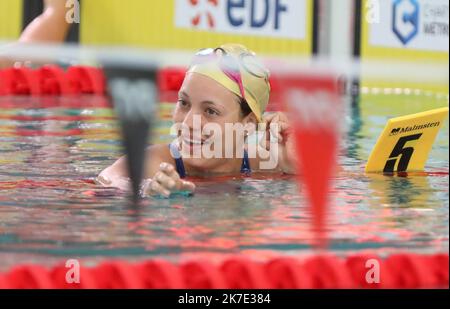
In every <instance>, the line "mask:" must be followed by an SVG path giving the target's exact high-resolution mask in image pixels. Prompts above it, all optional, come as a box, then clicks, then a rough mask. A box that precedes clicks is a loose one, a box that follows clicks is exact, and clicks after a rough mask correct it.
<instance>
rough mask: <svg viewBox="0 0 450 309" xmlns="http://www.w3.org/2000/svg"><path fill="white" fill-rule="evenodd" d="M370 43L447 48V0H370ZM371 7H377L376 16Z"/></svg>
mask: <svg viewBox="0 0 450 309" xmlns="http://www.w3.org/2000/svg"><path fill="white" fill-rule="evenodd" d="M367 5H368V7H369V13H368V14H371V17H372V18H368V17H367V16H366V18H368V19H367V21H368V22H369V27H370V32H369V43H370V44H371V45H374V46H385V47H397V48H408V49H416V50H428V51H441V52H448V42H449V41H448V40H449V37H448V24H449V1H448V0H370V1H367ZM372 10H378V11H379V15H378V16H379V18H378V20H377V19H373V16H375V15H374V14H373V13H374V12H373V11H372Z"/></svg>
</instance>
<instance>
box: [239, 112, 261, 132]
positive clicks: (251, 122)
mask: <svg viewBox="0 0 450 309" xmlns="http://www.w3.org/2000/svg"><path fill="white" fill-rule="evenodd" d="M243 123H244V128H245V130H246V131H247V133H248V135H251V134H253V133H255V131H256V126H257V124H258V120H257V119H256V116H255V114H254V113H250V114H248V115H247V116H245V118H244V121H243Z"/></svg>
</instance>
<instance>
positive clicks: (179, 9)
mask: <svg viewBox="0 0 450 309" xmlns="http://www.w3.org/2000/svg"><path fill="white" fill-rule="evenodd" d="M306 22H307V18H306V0H176V7H175V25H176V26H177V27H180V28H191V29H198V30H207V31H213V32H224V33H233V34H243V35H261V36H273V37H285V38H293V39H304V38H305V34H306Z"/></svg>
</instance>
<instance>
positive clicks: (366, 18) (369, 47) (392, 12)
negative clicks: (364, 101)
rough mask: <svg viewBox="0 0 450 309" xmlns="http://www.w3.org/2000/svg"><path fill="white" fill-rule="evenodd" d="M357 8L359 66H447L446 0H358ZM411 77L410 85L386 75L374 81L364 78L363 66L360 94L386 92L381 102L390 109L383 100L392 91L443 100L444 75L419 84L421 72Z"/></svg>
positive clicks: (447, 17) (445, 85) (444, 90)
mask: <svg viewBox="0 0 450 309" xmlns="http://www.w3.org/2000/svg"><path fill="white" fill-rule="evenodd" d="M361 5H362V10H361V38H360V42H361V43H360V44H361V45H360V57H361V60H362V61H363V64H364V63H365V62H366V61H368V60H377V61H393V62H394V63H398V62H405V61H406V62H408V63H411V65H410V67H411V68H414V67H415V65H414V64H422V65H427V64H430V65H431V64H432V65H434V66H439V67H448V49H449V48H448V42H449V32H448V30H449V2H448V0H362V2H361ZM425 69H426V68H425ZM414 76H415V77H417V78H416V80H417V82H414V83H411V82H403V81H400V80H398V79H397V80H396V81H392V80H390V78H389V76H386V77H385V78H378V79H377V80H374V79H373V78H369V77H368V76H367V75H365V71H364V66H363V72H362V78H361V80H362V81H361V85H362V90H363V93H364V92H365V93H367V92H373V93H374V94H376V93H378V92H382V93H386V94H387V95H384V97H385V98H384V99H382V101H383V102H386V103H387V104H389V105H391V106H392V101H391V100H386V97H387V96H388V95H389V94H390V93H394V92H395V93H397V94H399V93H410V92H413V93H419V94H424V93H428V94H429V95H431V93H434V94H437V95H438V96H439V97H441V96H443V97H444V99H445V96H446V95H448V74H447V78H445V77H444V78H443V79H442V81H440V82H430V81H428V80H426V79H425V78H424V80H423V82H421V81H420V76H426V74H424V72H423V71H418V72H417V73H416V74H414ZM372 90H373V91H372ZM424 91H431V93H429V92H424ZM376 97H380V95H377V94H376ZM380 99H381V98H380ZM398 99H399V96H398V95H397V96H396V100H398ZM371 100H372V99H371ZM427 101H428V102H429V101H430V98H428V99H427ZM439 101H441V100H440V99H439ZM372 103H373V100H372ZM442 104H443V103H442V102H440V103H439V104H438V106H437V107H439V106H442ZM447 104H448V103H447Z"/></svg>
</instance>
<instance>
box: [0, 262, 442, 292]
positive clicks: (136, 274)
mask: <svg viewBox="0 0 450 309" xmlns="http://www.w3.org/2000/svg"><path fill="white" fill-rule="evenodd" d="M369 260H376V261H377V262H378V263H379V271H380V282H379V283H369V282H367V280H366V276H367V273H368V271H369V268H368V267H367V266H366V263H367V261H369ZM67 273H68V268H66V267H65V266H64V265H59V266H56V267H54V268H52V269H50V270H49V269H45V268H44V267H42V266H36V265H22V266H17V267H14V268H13V269H12V270H10V271H9V272H7V273H4V274H0V288H44V289H48V288H76V289H80V288H102V289H113V288H134V289H141V288H151V289H154V288H156V289H170V288H181V289H212V288H231V289H254V288H258V289H261V288H262V289H265V288H273V289H284V288H293V289H297V288H307V289H310V288H319V289H322V288H327V289H329V288H409V289H411V288H448V286H449V256H448V254H435V255H419V254H395V255H391V256H389V257H387V258H385V259H381V258H380V257H377V256H375V255H355V256H350V257H348V258H346V259H343V258H338V257H335V256H313V257H309V258H305V259H295V258H286V257H281V258H275V259H272V260H270V261H268V262H264V263H263V262H256V261H252V260H250V259H248V258H245V257H236V258H230V259H227V260H225V261H224V262H222V263H221V264H219V265H214V264H211V263H209V262H205V261H201V260H199V261H190V262H185V263H181V264H173V263H169V262H167V261H164V260H150V261H146V262H141V263H128V262H124V261H108V262H104V263H102V264H100V265H98V266H96V267H93V268H86V267H83V266H81V267H80V282H79V283H67V282H66V275H67Z"/></svg>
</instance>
